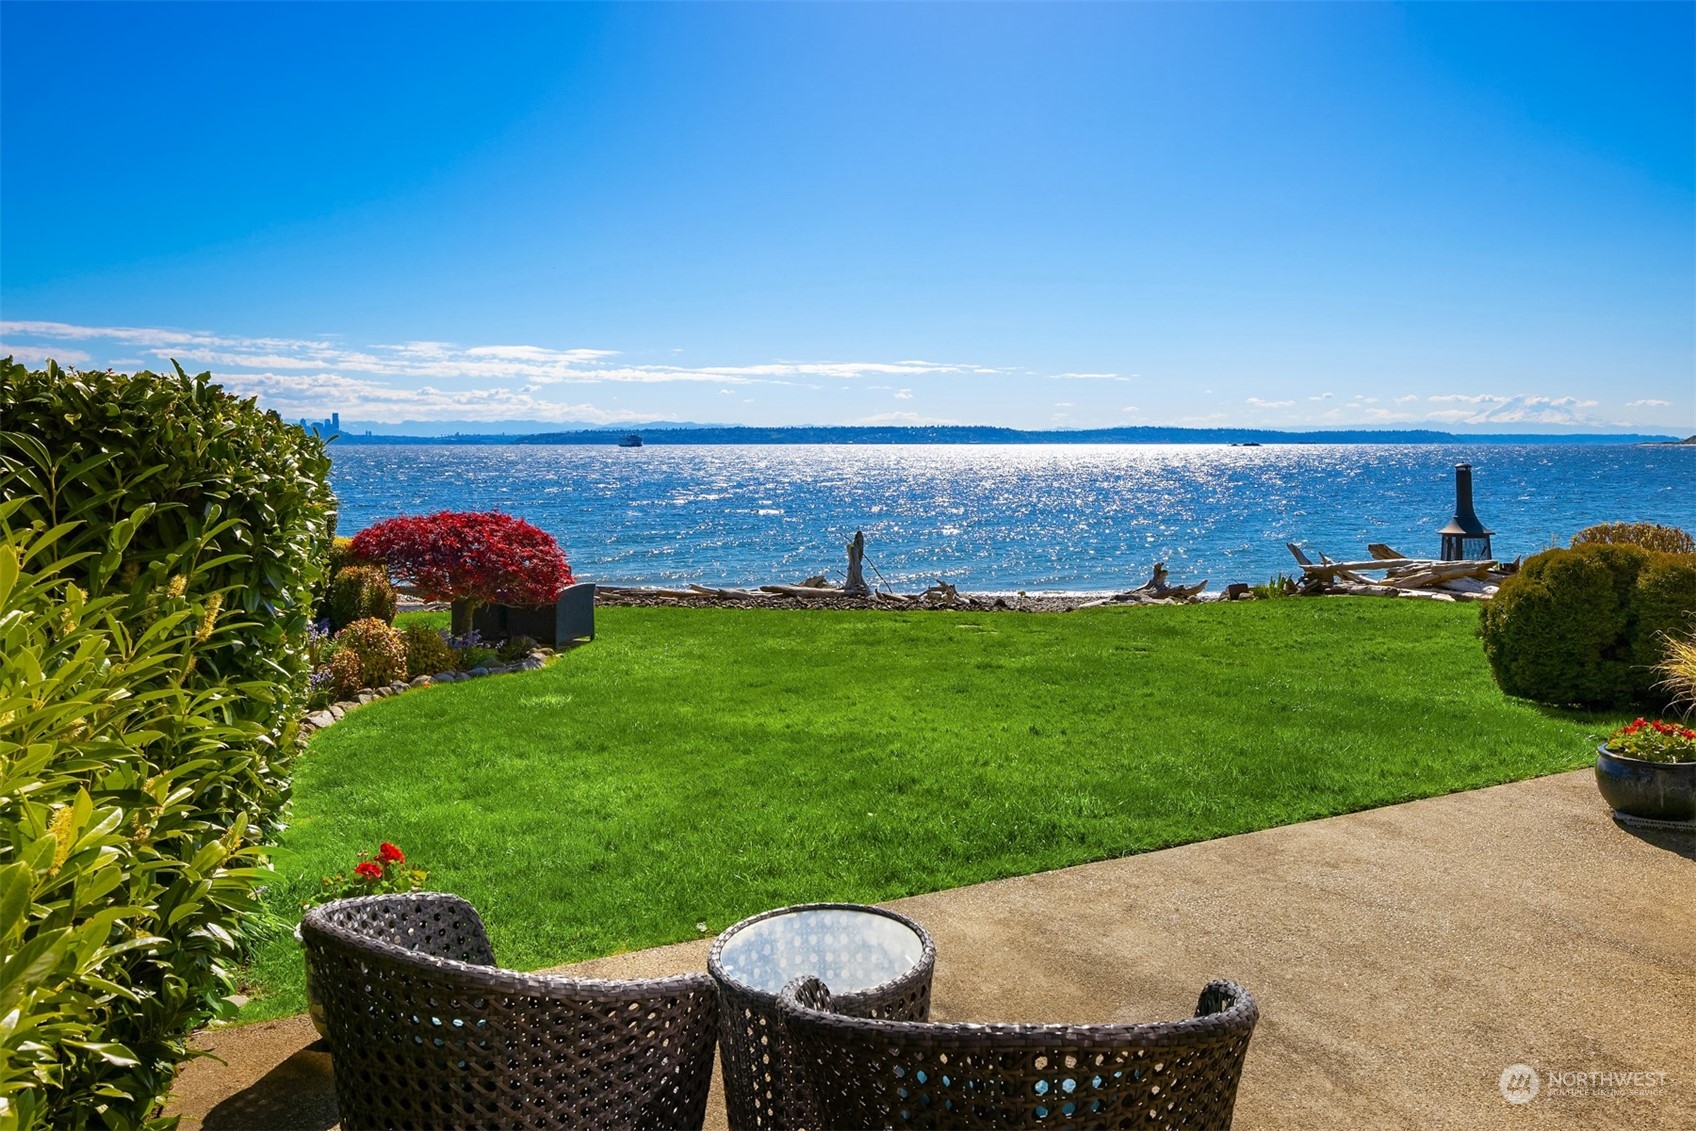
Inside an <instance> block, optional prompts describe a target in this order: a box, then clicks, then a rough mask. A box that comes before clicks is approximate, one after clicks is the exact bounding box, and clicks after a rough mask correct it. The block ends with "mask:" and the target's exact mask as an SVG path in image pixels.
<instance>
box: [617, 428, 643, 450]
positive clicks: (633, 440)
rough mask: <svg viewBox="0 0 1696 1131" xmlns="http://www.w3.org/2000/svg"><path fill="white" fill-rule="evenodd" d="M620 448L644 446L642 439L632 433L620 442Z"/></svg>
mask: <svg viewBox="0 0 1696 1131" xmlns="http://www.w3.org/2000/svg"><path fill="white" fill-rule="evenodd" d="M618 446H619V447H621V448H639V447H641V446H642V437H640V436H638V435H636V433H634V432H632V433H630V435H628V436H626V437H625V438H624V439H622V440H620V441H619V442H618Z"/></svg>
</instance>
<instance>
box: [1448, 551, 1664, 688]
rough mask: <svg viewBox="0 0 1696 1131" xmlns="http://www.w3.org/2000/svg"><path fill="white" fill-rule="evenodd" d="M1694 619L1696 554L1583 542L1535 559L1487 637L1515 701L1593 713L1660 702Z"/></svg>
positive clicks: (1511, 582) (1488, 619) (1482, 626)
mask: <svg viewBox="0 0 1696 1131" xmlns="http://www.w3.org/2000/svg"><path fill="white" fill-rule="evenodd" d="M1692 613H1696V557H1692V556H1689V555H1682V554H1659V553H1654V552H1651V551H1649V550H1645V549H1643V548H1641V547H1639V546H1635V545H1631V544H1625V543H1619V544H1616V543H1600V542H1592V543H1584V544H1581V545H1579V546H1577V547H1575V548H1573V549H1570V550H1546V551H1544V552H1543V553H1541V554H1537V555H1536V556H1534V557H1532V558H1530V559H1528V560H1527V561H1526V563H1525V565H1524V566H1523V567H1522V568H1521V569H1520V571H1519V573H1518V574H1516V575H1515V576H1513V577H1510V578H1508V580H1507V581H1506V582H1504V583H1503V584H1502V587H1501V590H1500V592H1498V593H1497V594H1496V597H1495V599H1494V600H1493V601H1491V602H1490V603H1489V604H1488V605H1486V606H1485V607H1484V612H1483V616H1482V618H1481V620H1480V622H1479V634H1480V635H1481V636H1482V638H1483V640H1484V654H1485V656H1486V657H1488V659H1489V661H1490V670H1491V671H1492V672H1493V673H1494V675H1495V677H1496V682H1497V683H1498V684H1499V685H1500V686H1501V688H1502V690H1503V691H1505V692H1507V693H1508V694H1509V695H1517V696H1520V697H1522V698H1526V699H1534V700H1537V701H1538V702H1542V703H1554V704H1571V705H1579V706H1591V707H1611V706H1625V705H1627V704H1631V703H1651V704H1652V703H1658V702H1660V701H1661V700H1662V699H1663V698H1664V695H1663V694H1662V693H1661V692H1658V691H1657V690H1656V683H1657V682H1658V679H1659V676H1658V675H1657V673H1656V671H1655V668H1656V666H1657V665H1658V664H1659V663H1660V662H1661V660H1662V658H1663V655H1664V653H1665V651H1666V638H1667V636H1668V635H1670V634H1672V633H1675V632H1677V631H1679V630H1680V629H1683V628H1685V627H1687V626H1688V624H1689V618H1690V616H1691V615H1692Z"/></svg>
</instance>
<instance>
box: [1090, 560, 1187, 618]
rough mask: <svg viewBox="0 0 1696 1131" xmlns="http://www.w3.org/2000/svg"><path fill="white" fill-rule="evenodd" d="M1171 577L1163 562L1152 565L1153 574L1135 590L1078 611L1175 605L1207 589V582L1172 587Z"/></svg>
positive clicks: (1092, 602)
mask: <svg viewBox="0 0 1696 1131" xmlns="http://www.w3.org/2000/svg"><path fill="white" fill-rule="evenodd" d="M1169 576H1171V575H1170V574H1168V573H1167V572H1166V563H1165V562H1155V563H1154V574H1153V576H1151V577H1150V578H1149V579H1148V580H1147V581H1145V582H1143V583H1142V584H1141V585H1139V586H1137V587H1136V588H1135V589H1127V590H1126V591H1125V592H1123V593H1115V594H1113V595H1112V596H1111V597H1103V598H1102V599H1101V600H1099V601H1090V602H1087V603H1086V604H1082V605H1079V606H1078V608H1080V609H1094V608H1100V607H1101V606H1103V605H1127V604H1139V605H1151V604H1155V603H1159V604H1170V605H1177V604H1183V603H1185V602H1187V601H1190V600H1193V599H1194V598H1195V595H1196V594H1197V593H1200V592H1201V591H1202V590H1203V589H1206V588H1207V582H1206V581H1205V580H1204V581H1201V582H1200V583H1198V584H1195V585H1172V584H1169V583H1168V582H1167V580H1166V579H1167V578H1168V577H1169Z"/></svg>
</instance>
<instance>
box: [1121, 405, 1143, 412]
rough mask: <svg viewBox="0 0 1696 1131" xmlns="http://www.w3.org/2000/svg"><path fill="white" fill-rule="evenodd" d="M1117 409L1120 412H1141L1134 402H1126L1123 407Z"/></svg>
mask: <svg viewBox="0 0 1696 1131" xmlns="http://www.w3.org/2000/svg"><path fill="white" fill-rule="evenodd" d="M1119 411H1120V412H1141V411H1142V409H1140V408H1138V407H1137V406H1136V405H1134V404H1128V405H1126V406H1125V407H1124V408H1122V409H1120V410H1119Z"/></svg>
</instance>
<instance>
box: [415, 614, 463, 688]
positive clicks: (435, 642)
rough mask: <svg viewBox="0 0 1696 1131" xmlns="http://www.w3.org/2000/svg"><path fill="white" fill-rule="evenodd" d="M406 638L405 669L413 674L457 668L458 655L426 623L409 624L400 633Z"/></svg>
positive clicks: (432, 672)
mask: <svg viewBox="0 0 1696 1131" xmlns="http://www.w3.org/2000/svg"><path fill="white" fill-rule="evenodd" d="M401 634H402V635H403V636H404V637H405V638H406V670H407V671H408V672H409V673H411V674H412V675H414V676H420V675H435V674H436V673H437V672H451V671H457V670H458V669H459V655H458V653H456V652H455V651H454V650H453V645H451V644H449V643H448V642H447V641H446V640H444V639H442V634H441V632H440V631H439V630H437V629H434V628H430V627H429V626H428V625H422V624H409V625H407V626H406V628H404V629H403V630H402V633H401Z"/></svg>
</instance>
